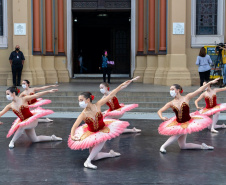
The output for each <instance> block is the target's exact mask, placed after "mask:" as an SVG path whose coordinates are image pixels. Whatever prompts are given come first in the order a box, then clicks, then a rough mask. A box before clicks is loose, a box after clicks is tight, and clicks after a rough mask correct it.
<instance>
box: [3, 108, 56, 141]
mask: <svg viewBox="0 0 226 185" xmlns="http://www.w3.org/2000/svg"><path fill="white" fill-rule="evenodd" d="M31 113H32V114H33V116H31V117H29V118H27V119H26V120H24V121H20V118H17V119H16V120H15V121H14V122H13V125H12V127H11V128H10V130H9V132H8V134H7V138H9V137H10V136H11V135H12V134H13V133H14V132H16V131H17V129H18V128H19V127H21V126H25V125H29V124H30V123H32V122H33V121H34V120H36V119H38V118H40V117H43V116H46V115H48V114H52V113H53V111H52V110H48V109H42V108H41V107H38V108H37V109H35V110H32V111H31Z"/></svg>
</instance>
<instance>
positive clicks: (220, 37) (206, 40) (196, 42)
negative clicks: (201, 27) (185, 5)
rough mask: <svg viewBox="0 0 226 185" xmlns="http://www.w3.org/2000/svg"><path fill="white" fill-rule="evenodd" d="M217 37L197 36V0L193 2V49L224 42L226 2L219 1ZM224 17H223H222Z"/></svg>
mask: <svg viewBox="0 0 226 185" xmlns="http://www.w3.org/2000/svg"><path fill="white" fill-rule="evenodd" d="M217 10H218V11H217V35H196V0H192V1H191V47H192V48H200V47H203V46H204V45H216V44H218V43H220V42H224V31H225V29H224V27H225V23H224V22H225V11H224V10H225V1H224V0H218V8H217ZM222 15H223V16H222Z"/></svg>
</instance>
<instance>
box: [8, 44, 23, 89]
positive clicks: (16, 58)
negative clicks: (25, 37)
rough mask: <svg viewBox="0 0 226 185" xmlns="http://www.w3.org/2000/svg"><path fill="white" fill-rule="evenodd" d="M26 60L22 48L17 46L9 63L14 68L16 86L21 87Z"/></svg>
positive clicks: (14, 83)
mask: <svg viewBox="0 0 226 185" xmlns="http://www.w3.org/2000/svg"><path fill="white" fill-rule="evenodd" d="M24 60H25V58H24V54H23V53H22V51H20V46H19V45H16V47H15V51H13V52H12V53H11V54H10V56H9V63H10V65H11V68H12V74H13V85H14V86H21V84H20V81H21V74H22V70H23V65H24Z"/></svg>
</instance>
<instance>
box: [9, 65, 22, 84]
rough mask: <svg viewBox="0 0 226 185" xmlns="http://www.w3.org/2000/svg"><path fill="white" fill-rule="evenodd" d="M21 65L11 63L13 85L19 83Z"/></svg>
mask: <svg viewBox="0 0 226 185" xmlns="http://www.w3.org/2000/svg"><path fill="white" fill-rule="evenodd" d="M22 70H23V65H12V73H13V85H15V86H16V85H20V80H21V73H22Z"/></svg>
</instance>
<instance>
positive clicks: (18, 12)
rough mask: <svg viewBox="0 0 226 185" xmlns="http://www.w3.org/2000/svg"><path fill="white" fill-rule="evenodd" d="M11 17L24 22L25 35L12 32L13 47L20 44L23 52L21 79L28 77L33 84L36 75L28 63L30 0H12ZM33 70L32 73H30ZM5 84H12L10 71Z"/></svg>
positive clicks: (14, 20) (30, 46) (29, 53)
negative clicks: (23, 60)
mask: <svg viewBox="0 0 226 185" xmlns="http://www.w3.org/2000/svg"><path fill="white" fill-rule="evenodd" d="M12 9H13V11H12V14H13V16H12V19H13V24H14V23H25V24H26V35H14V33H13V42H12V43H13V48H15V46H16V45H20V49H21V51H22V52H23V54H24V57H25V62H24V66H23V71H22V76H21V80H23V79H28V80H29V81H30V82H31V84H33V83H34V82H33V80H34V77H35V76H36V74H34V73H35V71H34V69H33V68H32V66H31V65H30V56H31V55H32V50H31V48H32V45H31V44H32V41H31V39H30V38H31V11H28V10H30V9H31V1H30V0H23V1H12ZM32 71H33V74H32ZM7 85H8V86H9V85H12V73H10V74H9V75H8V79H7Z"/></svg>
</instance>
